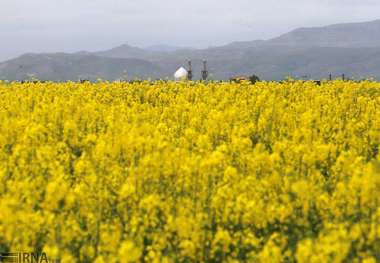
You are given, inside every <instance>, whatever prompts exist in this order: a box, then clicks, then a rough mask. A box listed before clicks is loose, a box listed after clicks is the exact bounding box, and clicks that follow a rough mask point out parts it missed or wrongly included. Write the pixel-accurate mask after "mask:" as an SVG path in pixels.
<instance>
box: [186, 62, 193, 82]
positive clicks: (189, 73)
mask: <svg viewBox="0 0 380 263" xmlns="http://www.w3.org/2000/svg"><path fill="white" fill-rule="evenodd" d="M188 64H189V70H188V71H187V79H188V80H192V79H193V69H192V67H191V60H189V61H188Z"/></svg>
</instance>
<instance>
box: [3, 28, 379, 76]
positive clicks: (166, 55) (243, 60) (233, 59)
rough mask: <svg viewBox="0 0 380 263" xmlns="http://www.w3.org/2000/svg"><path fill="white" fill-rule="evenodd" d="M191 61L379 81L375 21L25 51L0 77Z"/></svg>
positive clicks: (159, 69)
mask: <svg viewBox="0 0 380 263" xmlns="http://www.w3.org/2000/svg"><path fill="white" fill-rule="evenodd" d="M187 60H191V61H192V62H193V70H194V78H195V79H199V78H200V71H201V68H202V60H207V62H208V66H209V69H208V70H209V72H210V78H212V79H229V78H230V77H232V76H235V75H251V74H255V75H258V76H259V77H260V78H261V79H266V80H280V79H284V78H286V77H288V76H292V77H294V78H311V79H323V78H327V77H328V76H329V74H332V76H336V77H339V76H341V75H342V74H345V75H346V76H347V77H350V78H355V79H361V78H374V79H377V80H380V20H376V21H370V22H363V23H347V24H336V25H330V26H325V27H315V28H299V29H295V30H293V31H291V32H288V33H286V34H283V35H281V36H278V37H276V38H273V39H269V40H255V41H245V42H233V43H230V44H228V45H224V46H218V47H209V48H205V49H193V48H186V47H175V46H165V45H159V46H151V47H147V48H139V47H133V46H130V45H127V44H124V45H121V46H118V47H115V48H112V49H109V50H104V51H99V52H86V51H81V52H77V53H70V54H68V53H51V54H24V55H22V56H20V57H17V58H15V59H11V60H8V61H5V62H2V63H0V79H6V80H25V79H28V78H30V77H31V76H34V77H36V78H38V79H40V80H54V81H66V80H78V79H89V80H96V79H98V78H101V79H107V80H117V79H148V78H150V79H159V78H160V79H166V78H172V75H173V72H175V70H176V69H177V68H178V67H180V66H186V64H187Z"/></svg>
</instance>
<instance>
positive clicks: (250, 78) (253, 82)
mask: <svg viewBox="0 0 380 263" xmlns="http://www.w3.org/2000/svg"><path fill="white" fill-rule="evenodd" d="M249 81H250V82H251V83H252V84H255V83H256V82H258V81H260V78H259V77H258V76H256V75H255V74H252V75H251V76H249Z"/></svg>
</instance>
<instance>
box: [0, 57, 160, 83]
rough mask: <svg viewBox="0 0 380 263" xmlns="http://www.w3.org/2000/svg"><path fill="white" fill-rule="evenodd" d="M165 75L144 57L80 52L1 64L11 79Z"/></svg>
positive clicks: (1, 69) (0, 67)
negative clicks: (100, 55)
mask: <svg viewBox="0 0 380 263" xmlns="http://www.w3.org/2000/svg"><path fill="white" fill-rule="evenodd" d="M161 74H162V72H161V70H160V68H159V67H158V66H157V65H154V64H152V63H151V62H149V61H145V60H141V59H134V58H130V59H120V58H104V57H98V56H94V55H80V54H65V53H55V54H26V55H23V56H21V57H18V58H16V59H13V60H9V61H6V62H3V63H1V64H0V76H5V78H4V79H8V80H25V79H28V78H30V77H31V76H34V77H36V78H38V79H40V80H55V81H65V80H75V81H76V80H79V79H89V80H96V79H98V78H102V79H108V80H116V79H119V78H121V77H123V76H126V75H127V76H128V78H130V79H133V78H139V79H141V78H149V77H151V78H155V77H159V76H160V75H161Z"/></svg>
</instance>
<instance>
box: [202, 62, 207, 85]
mask: <svg viewBox="0 0 380 263" xmlns="http://www.w3.org/2000/svg"><path fill="white" fill-rule="evenodd" d="M207 78H208V71H207V61H206V60H203V70H202V79H203V81H206V80H207Z"/></svg>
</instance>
